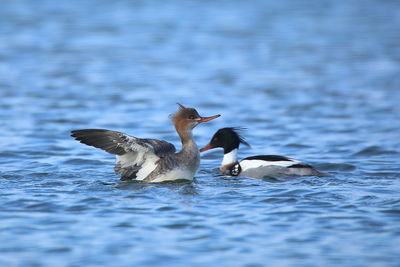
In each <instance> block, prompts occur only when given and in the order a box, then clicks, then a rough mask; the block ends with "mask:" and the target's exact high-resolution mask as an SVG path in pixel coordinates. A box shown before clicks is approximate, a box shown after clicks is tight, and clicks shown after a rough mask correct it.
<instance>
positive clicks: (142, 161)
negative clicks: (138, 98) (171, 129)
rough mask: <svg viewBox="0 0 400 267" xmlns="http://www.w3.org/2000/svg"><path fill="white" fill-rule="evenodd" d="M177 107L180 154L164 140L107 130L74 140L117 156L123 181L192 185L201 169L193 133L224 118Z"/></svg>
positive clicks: (80, 133) (175, 117)
mask: <svg viewBox="0 0 400 267" xmlns="http://www.w3.org/2000/svg"><path fill="white" fill-rule="evenodd" d="M178 106H179V108H178V111H176V112H175V113H174V114H172V115H171V119H172V122H173V124H174V126H175V130H176V132H177V133H178V135H179V137H180V140H181V142H182V149H181V150H180V151H179V152H176V148H175V146H174V145H173V144H171V143H169V142H167V141H164V140H157V139H151V138H138V137H134V136H131V135H128V134H125V133H122V132H117V131H111V130H106V129H82V130H72V131H71V136H72V137H73V138H75V139H76V140H77V141H79V142H80V143H82V144H85V145H88V146H92V147H96V148H100V149H102V150H104V151H106V152H108V153H110V154H114V155H115V156H116V162H115V167H114V171H115V172H116V173H118V174H120V175H121V178H120V179H121V180H122V181H127V180H137V181H143V182H151V183H153V182H164V181H174V180H189V181H191V180H193V177H194V175H195V173H196V171H197V169H198V168H199V165H200V153H199V149H198V147H197V145H196V142H195V140H194V139H193V134H192V130H193V129H194V128H195V127H196V126H197V125H199V124H201V123H204V122H208V121H210V120H213V119H215V118H218V117H220V116H221V115H219V114H218V115H215V116H211V117H202V116H200V115H199V113H198V112H197V110H196V109H194V108H187V107H185V106H183V105H181V104H179V103H178Z"/></svg>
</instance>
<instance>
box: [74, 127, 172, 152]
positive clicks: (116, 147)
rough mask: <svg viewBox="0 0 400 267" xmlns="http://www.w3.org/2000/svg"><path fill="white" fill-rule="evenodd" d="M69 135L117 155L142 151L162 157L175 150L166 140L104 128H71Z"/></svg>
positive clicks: (83, 142)
mask: <svg viewBox="0 0 400 267" xmlns="http://www.w3.org/2000/svg"><path fill="white" fill-rule="evenodd" d="M71 136H72V137H74V138H75V139H76V140H78V141H79V142H81V143H82V144H86V145H89V146H93V147H97V148H100V149H103V150H105V151H107V152H108V153H111V154H115V155H119V156H121V155H124V154H126V153H129V152H142V153H153V154H155V155H157V156H159V157H162V156H165V155H167V154H171V153H175V151H176V149H175V146H174V145H173V144H171V143H168V142H166V141H162V140H157V139H145V138H137V137H134V136H130V135H127V134H124V133H121V132H116V131H110V130H104V129H83V130H73V131H71Z"/></svg>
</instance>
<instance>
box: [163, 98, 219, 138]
mask: <svg viewBox="0 0 400 267" xmlns="http://www.w3.org/2000/svg"><path fill="white" fill-rule="evenodd" d="M178 106H179V109H178V111H177V112H175V113H174V114H172V116H171V118H172V120H173V122H174V125H175V128H176V129H177V130H178V132H181V131H183V130H186V129H193V128H194V127H196V125H198V124H199V123H202V122H206V121H210V120H212V119H215V118H218V117H219V116H220V115H215V116H211V117H202V116H200V114H199V113H198V112H197V110H195V109H194V108H187V107H184V106H183V105H181V104H179V103H178Z"/></svg>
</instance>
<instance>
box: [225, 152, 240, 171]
mask: <svg viewBox="0 0 400 267" xmlns="http://www.w3.org/2000/svg"><path fill="white" fill-rule="evenodd" d="M237 151H238V150H237V148H235V149H233V150H231V151H230V152H228V153H225V154H224V158H223V159H222V162H221V169H225V167H226V166H230V165H232V163H236V162H237Z"/></svg>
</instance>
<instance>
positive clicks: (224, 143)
mask: <svg viewBox="0 0 400 267" xmlns="http://www.w3.org/2000/svg"><path fill="white" fill-rule="evenodd" d="M242 129H243V128H239V127H227V128H222V129H219V130H218V131H217V132H216V133H215V134H214V136H213V137H212V138H211V141H210V143H209V144H208V145H207V146H205V147H203V148H202V149H200V152H203V151H206V150H209V149H213V148H217V147H222V148H223V149H224V154H226V153H229V152H231V151H232V150H234V149H237V148H239V145H240V144H245V145H247V146H250V145H249V143H247V142H246V141H245V140H244V138H243V137H242V136H241V135H240V134H239V131H240V130H242Z"/></svg>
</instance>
